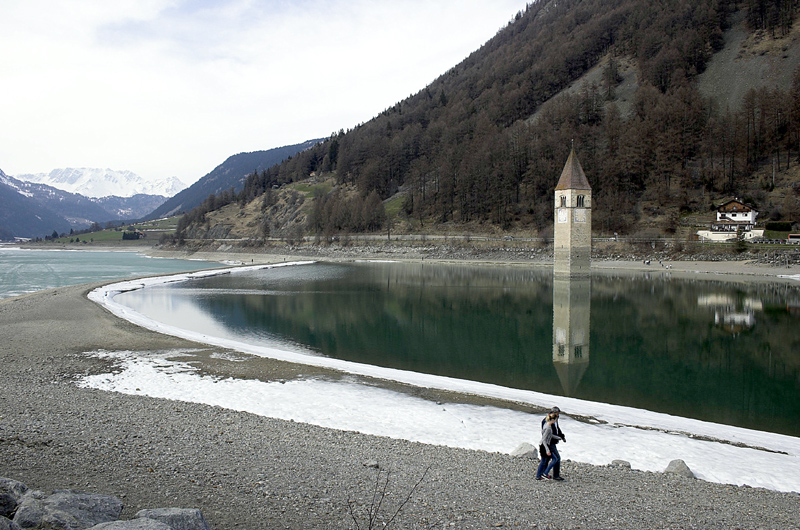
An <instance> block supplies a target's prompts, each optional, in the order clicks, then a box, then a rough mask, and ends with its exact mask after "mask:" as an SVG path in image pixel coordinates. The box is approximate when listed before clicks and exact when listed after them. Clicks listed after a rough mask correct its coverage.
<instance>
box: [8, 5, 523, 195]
mask: <svg viewBox="0 0 800 530" xmlns="http://www.w3.org/2000/svg"><path fill="white" fill-rule="evenodd" d="M525 5H526V0H394V1H391V2H390V1H377V0H375V1H370V0H262V1H259V0H195V1H190V0H172V1H170V0H113V1H108V0H73V1H63V2H53V1H51V0H2V1H0V72H2V73H1V74H0V169H2V170H3V171H5V172H6V173H7V174H9V175H12V176H14V175H20V174H24V173H43V172H49V171H50V170H52V169H56V168H63V167H98V168H110V169H116V170H130V171H133V172H135V173H137V174H139V175H140V176H142V177H144V178H146V179H161V178H165V177H170V176H177V177H178V178H180V179H181V180H183V181H184V182H185V183H187V184H191V183H192V182H194V181H196V180H197V179H199V178H200V177H202V176H204V175H205V174H206V173H208V172H209V171H211V170H212V169H214V167H216V166H217V165H219V164H220V163H222V162H223V161H224V160H225V159H226V158H227V157H228V156H230V155H233V154H236V153H240V152H244V151H256V150H261V149H270V148H273V147H280V146H283V145H289V144H295V143H300V142H303V141H305V140H309V139H313V138H321V137H327V136H329V135H330V134H331V133H332V132H334V131H338V130H339V129H348V128H351V127H354V126H355V125H357V124H359V123H362V122H366V121H368V120H370V119H371V118H373V117H374V116H376V115H377V114H379V113H380V112H382V111H383V110H384V109H386V108H388V107H390V106H391V105H393V104H394V103H396V102H398V101H400V100H402V99H404V98H406V97H408V96H409V95H411V94H413V93H416V92H418V91H419V90H421V89H422V88H424V87H425V86H426V85H428V84H429V83H431V82H432V81H433V80H434V79H436V77H438V76H439V75H441V74H443V73H444V72H445V71H447V69H449V68H450V67H452V66H455V65H456V64H458V63H459V62H460V61H461V60H462V59H464V58H466V57H467V56H468V55H469V54H470V53H471V52H472V51H474V50H476V49H478V48H479V47H480V46H481V45H482V44H484V43H485V42H486V41H487V40H489V39H490V38H491V37H493V36H494V35H495V33H496V32H497V31H498V30H499V29H500V28H502V27H503V26H505V25H506V24H507V23H508V21H509V20H511V19H512V18H513V16H514V14H515V13H516V12H517V11H519V10H522V9H524V8H525Z"/></svg>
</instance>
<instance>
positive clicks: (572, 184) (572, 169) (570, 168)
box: [556, 147, 592, 190]
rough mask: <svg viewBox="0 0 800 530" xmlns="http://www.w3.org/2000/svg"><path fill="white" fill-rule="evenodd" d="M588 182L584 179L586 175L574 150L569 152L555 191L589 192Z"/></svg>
mask: <svg viewBox="0 0 800 530" xmlns="http://www.w3.org/2000/svg"><path fill="white" fill-rule="evenodd" d="M591 189H592V187H591V186H590V185H589V181H588V180H587V179H586V174H585V173H584V172H583V168H582V167H581V163H580V162H579V161H578V155H576V154H575V148H574V147H573V148H572V150H571V151H570V152H569V158H567V163H566V164H565V165H564V170H563V171H562V172H561V178H559V179H558V184H557V185H556V190H591Z"/></svg>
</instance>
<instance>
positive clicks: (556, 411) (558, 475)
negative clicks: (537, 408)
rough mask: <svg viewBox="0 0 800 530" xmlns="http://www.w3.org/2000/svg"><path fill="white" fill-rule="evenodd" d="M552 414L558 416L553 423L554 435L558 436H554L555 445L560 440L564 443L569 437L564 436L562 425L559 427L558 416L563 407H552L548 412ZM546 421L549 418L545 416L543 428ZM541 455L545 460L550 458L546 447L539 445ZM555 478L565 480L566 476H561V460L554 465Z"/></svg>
mask: <svg viewBox="0 0 800 530" xmlns="http://www.w3.org/2000/svg"><path fill="white" fill-rule="evenodd" d="M550 415H554V416H555V418H556V422H555V423H554V424H553V435H555V436H557V437H558V438H554V439H553V444H554V445H555V444H557V443H558V442H559V440H560V441H562V442H564V443H567V439H566V437H565V436H564V433H563V432H562V431H561V427H559V425H558V417H559V416H560V415H561V409H559V408H558V407H553V408H552V409H550V412H549V413H548V416H550ZM546 422H547V418H544V419H543V420H542V429H544V424H545V423H546ZM539 457H540V458H541V459H542V460H543V461H544V460H545V459H546V460H550V456H549V455H548V454H547V452H545V450H544V448H543V447H542V446H541V445H540V446H539ZM545 466H547V464H545ZM553 480H564V478H563V477H562V476H561V461H560V460H559V461H558V462H557V463H556V464H555V465H554V466H553Z"/></svg>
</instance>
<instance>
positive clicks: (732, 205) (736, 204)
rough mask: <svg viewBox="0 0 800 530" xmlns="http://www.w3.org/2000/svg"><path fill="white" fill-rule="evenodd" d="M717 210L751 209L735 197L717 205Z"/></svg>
mask: <svg viewBox="0 0 800 530" xmlns="http://www.w3.org/2000/svg"><path fill="white" fill-rule="evenodd" d="M717 211H718V212H720V213H727V212H751V211H753V209H752V208H751V207H749V206H748V205H746V204H745V203H743V202H742V201H740V200H737V199H731V200H729V201H726V202H724V203H722V204H721V205H719V206H718V207H717Z"/></svg>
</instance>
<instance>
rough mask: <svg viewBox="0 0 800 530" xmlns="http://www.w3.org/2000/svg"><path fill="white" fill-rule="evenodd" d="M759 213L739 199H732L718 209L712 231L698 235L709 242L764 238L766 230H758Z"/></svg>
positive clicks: (701, 231) (700, 232)
mask: <svg viewBox="0 0 800 530" xmlns="http://www.w3.org/2000/svg"><path fill="white" fill-rule="evenodd" d="M757 218H758V212H757V211H756V210H755V209H754V208H752V207H750V206H748V205H746V204H745V203H743V202H742V201H740V200H738V199H731V200H729V201H726V202H724V203H723V204H721V205H720V206H719V207H717V213H716V220H715V221H714V222H713V223H712V224H711V230H700V231H698V232H697V235H698V236H699V237H700V239H703V240H708V241H728V240H730V239H739V238H740V237H741V238H743V239H756V238H759V237H764V230H757V229H756V219H757Z"/></svg>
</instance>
